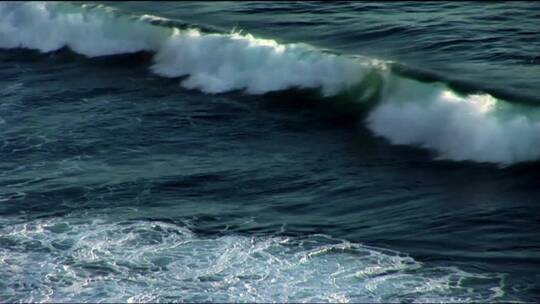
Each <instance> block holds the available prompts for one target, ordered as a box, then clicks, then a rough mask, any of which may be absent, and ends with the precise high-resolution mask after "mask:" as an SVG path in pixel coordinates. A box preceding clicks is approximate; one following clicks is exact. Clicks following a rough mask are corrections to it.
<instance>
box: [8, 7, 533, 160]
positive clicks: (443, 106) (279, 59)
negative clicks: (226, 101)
mask: <svg viewBox="0 0 540 304" xmlns="http://www.w3.org/2000/svg"><path fill="white" fill-rule="evenodd" d="M152 18H153V19H155V18H156V17H149V16H142V17H140V18H138V19H134V18H128V17H126V16H121V15H117V14H116V13H114V12H112V11H110V10H107V9H106V8H104V7H96V8H93V9H85V8H83V7H76V6H74V5H71V4H67V3H41V2H37V3H36V2H29V3H5V2H4V3H0V48H21V47H22V48H30V49H36V50H39V51H42V52H50V51H53V50H57V49H60V48H63V47H68V48H70V49H71V50H73V51H74V52H77V53H79V54H82V55H85V56H89V57H93V56H101V55H112V54H122V53H132V52H138V51H150V52H153V53H154V54H155V55H154V57H153V61H154V63H153V65H152V66H151V70H152V71H153V72H154V73H156V74H158V75H161V76H164V77H179V76H184V77H185V79H183V80H182V82H181V85H182V86H184V87H186V88H190V89H198V90H201V91H203V92H206V93H222V92H227V91H231V90H244V91H245V92H246V93H249V94H262V93H267V92H272V91H279V90H285V89H289V88H313V89H316V88H319V89H320V91H321V92H322V94H323V95H325V96H331V95H335V94H337V93H339V92H341V91H342V90H344V89H347V88H349V87H351V86H353V85H355V84H358V83H361V82H362V79H364V76H365V75H368V74H369V73H371V72H375V73H382V74H381V75H383V76H384V77H383V79H385V82H388V78H389V77H388V75H387V74H388V73H386V72H385V71H384V69H385V65H384V64H380V63H379V62H377V61H369V60H366V59H363V60H361V59H360V57H359V58H352V57H345V56H336V55H333V54H327V53H323V52H321V51H320V50H316V49H314V48H312V47H310V46H307V45H304V44H279V43H277V42H276V41H274V40H267V39H259V38H255V37H253V36H251V35H249V34H247V35H241V34H239V33H231V34H202V33H200V32H199V31H197V30H194V29H192V30H185V31H181V30H179V29H177V28H174V29H170V28H162V27H159V26H154V25H151V24H149V23H148V22H149V21H151V20H153V19H152ZM149 19H150V20H149ZM374 69H375V70H374ZM386 87H387V89H386V91H385V94H384V96H383V98H382V100H381V101H380V103H379V105H378V106H377V108H376V109H375V110H374V111H372V112H371V113H370V114H369V116H368V120H367V122H368V126H369V128H370V129H371V130H372V131H373V132H374V133H375V134H377V135H380V136H383V137H385V138H387V139H389V140H390V141H391V142H392V143H394V144H407V145H418V146H421V147H424V148H428V149H431V150H433V151H435V152H436V153H437V154H438V158H440V159H449V160H457V161H462V160H470V161H476V162H490V163H496V164H501V165H509V164H514V163H518V162H523V161H532V160H537V159H539V158H540V124H539V122H538V121H539V119H538V118H536V119H533V118H531V116H530V115H526V113H520V112H519V111H514V113H513V114H512V115H510V117H505V118H504V119H502V118H501V117H500V115H499V113H500V112H501V111H500V109H499V108H500V106H501V105H503V104H504V107H505V108H512V106H510V105H509V104H507V103H504V102H503V101H499V100H496V99H494V98H493V97H491V96H489V95H487V94H477V95H469V96H466V97H458V96H456V95H455V94H454V93H452V91H450V90H449V89H447V88H444V87H440V86H432V85H429V84H425V83H419V82H415V81H413V80H403V81H398V83H397V84H396V83H391V84H388V83H386ZM367 89H369V88H365V90H367ZM362 93H366V92H358V94H362ZM368 95H369V94H368ZM527 111H528V110H527ZM531 111H532V110H531ZM529 112H530V111H529ZM503 116H504V115H503Z"/></svg>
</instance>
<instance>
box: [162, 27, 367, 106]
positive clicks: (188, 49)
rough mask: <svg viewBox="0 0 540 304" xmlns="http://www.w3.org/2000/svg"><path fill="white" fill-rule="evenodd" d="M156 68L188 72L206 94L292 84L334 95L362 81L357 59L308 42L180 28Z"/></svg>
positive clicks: (173, 73)
mask: <svg viewBox="0 0 540 304" xmlns="http://www.w3.org/2000/svg"><path fill="white" fill-rule="evenodd" d="M155 62H156V63H155V64H154V65H153V66H152V70H153V71H154V72H155V73H157V74H159V75H162V76H166V77H177V76H188V78H187V79H186V80H184V81H183V82H182V85H183V86H184V87H186V88H194V89H199V90H201V91H203V92H206V93H221V92H226V91H231V90H239V89H246V91H247V93H250V94H261V93H266V92H271V91H279V90H285V89H288V88H291V87H298V88H321V89H322V92H323V94H324V95H327V96H328V95H333V94H336V93H338V92H340V91H341V90H343V89H344V88H346V87H347V86H348V85H352V84H354V83H356V82H358V81H359V80H360V79H362V76H363V73H362V71H363V70H364V69H365V68H363V66H362V65H361V64H360V63H359V62H356V61H352V60H350V59H346V58H342V57H339V56H335V55H331V54H322V53H320V52H317V51H316V50H314V49H312V48H309V47H308V46H306V45H299V44H288V45H281V44H278V43H277V42H276V41H274V40H266V39H257V38H254V37H253V36H251V35H249V34H248V35H240V34H230V35H221V34H208V35H202V34H201V33H200V32H198V31H195V30H191V31H186V32H180V31H176V32H175V33H174V34H173V35H172V36H171V37H170V38H169V39H168V40H167V42H166V43H165V45H164V47H163V48H161V49H160V50H159V52H158V53H157V55H156V57H155Z"/></svg>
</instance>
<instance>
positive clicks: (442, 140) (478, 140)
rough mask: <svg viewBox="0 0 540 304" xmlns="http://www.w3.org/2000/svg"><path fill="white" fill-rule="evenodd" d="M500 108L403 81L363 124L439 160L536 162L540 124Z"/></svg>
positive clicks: (487, 100) (484, 99)
mask: <svg viewBox="0 0 540 304" xmlns="http://www.w3.org/2000/svg"><path fill="white" fill-rule="evenodd" d="M502 103H504V102H503V101H500V100H497V99H495V98H494V97H492V96H490V95H488V94H473V95H467V96H464V97H460V96H457V95H456V94H455V93H453V92H452V91H451V90H449V89H447V88H444V87H443V86H440V85H433V86H430V85H427V84H420V83H415V82H414V81H412V80H402V83H401V84H399V85H398V86H397V87H396V88H393V91H392V92H391V93H390V94H389V95H387V96H386V97H385V100H384V102H382V103H380V104H379V105H378V107H377V108H376V109H375V110H373V111H372V112H371V113H370V114H369V117H368V119H367V121H368V126H369V128H370V129H371V130H372V131H373V132H374V133H375V134H377V135H380V136H384V137H385V138H388V139H389V140H390V141H391V142H392V143H394V144H403V145H418V146H421V147H424V148H428V149H431V150H434V151H435V152H437V153H438V158H439V159H449V160H456V161H463V160H470V161H476V162H489V163H497V164H501V165H510V164H514V163H518V162H523V161H532V160H536V159H538V158H540V122H538V121H535V120H533V119H532V118H530V117H529V116H525V114H520V113H519V112H516V111H514V113H511V114H510V115H504V114H505V113H504V111H508V109H509V108H511V106H510V105H509V104H502ZM531 112H532V111H531ZM528 114H531V113H528Z"/></svg>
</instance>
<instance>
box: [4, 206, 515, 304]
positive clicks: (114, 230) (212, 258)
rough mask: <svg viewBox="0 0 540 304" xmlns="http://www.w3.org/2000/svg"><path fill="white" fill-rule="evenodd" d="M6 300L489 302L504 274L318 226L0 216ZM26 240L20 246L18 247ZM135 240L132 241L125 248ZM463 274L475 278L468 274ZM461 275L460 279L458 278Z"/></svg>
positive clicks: (498, 294) (499, 292) (498, 296)
mask: <svg viewBox="0 0 540 304" xmlns="http://www.w3.org/2000/svg"><path fill="white" fill-rule="evenodd" d="M2 226H3V227H2V228H1V229H0V233H1V235H3V237H2V241H3V243H4V244H8V245H7V246H2V247H1V248H0V257H1V258H0V275H2V277H4V278H11V279H9V280H7V282H6V286H4V287H3V288H2V289H0V297H2V299H3V300H6V301H8V302H10V301H12V300H15V299H18V300H21V299H22V301H24V302H35V301H46V302H86V301H93V300H94V299H95V295H99V298H100V300H102V301H105V302H125V301H128V302H157V301H159V302H161V301H167V302H169V301H171V300H173V301H186V302H388V301H395V299H397V298H398V297H399V299H400V301H407V302H408V301H411V302H412V301H414V302H427V303H433V302H435V301H437V302H443V303H444V302H471V301H477V302H478V301H480V302H490V301H494V300H497V299H501V298H502V297H503V296H504V292H503V291H502V289H501V288H502V287H503V284H504V276H502V275H500V274H482V273H471V272H467V271H464V270H461V269H459V268H455V267H429V266H426V265H424V264H422V263H420V262H418V261H416V260H414V259H413V258H411V257H409V256H407V255H404V254H402V253H399V252H395V251H390V250H383V249H379V248H373V247H369V246H364V245H361V244H356V243H350V242H347V241H343V240H337V239H333V238H330V237H327V236H324V235H311V236H306V237H300V238H291V237H281V236H280V237H278V236H275V237H272V236H268V237H248V236H242V235H229V236H220V237H201V236H198V235H196V234H194V233H193V232H192V231H190V230H189V229H188V228H186V227H181V226H177V225H173V224H167V223H163V222H159V221H151V222H148V221H128V222H108V221H105V220H88V219H85V217H84V216H80V215H79V216H77V217H64V218H49V219H41V220H34V221H30V222H26V223H24V224H10V225H2ZM21 248H26V249H25V250H20V249H21ZM127 248H132V249H133V250H127ZM466 282H474V284H469V283H466ZM465 284H467V285H465Z"/></svg>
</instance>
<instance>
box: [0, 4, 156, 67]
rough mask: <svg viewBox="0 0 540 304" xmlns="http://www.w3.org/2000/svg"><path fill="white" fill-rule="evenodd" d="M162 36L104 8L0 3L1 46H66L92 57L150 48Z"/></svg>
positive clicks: (44, 48)
mask: <svg viewBox="0 0 540 304" xmlns="http://www.w3.org/2000/svg"><path fill="white" fill-rule="evenodd" d="M163 35H164V33H163V30H162V29H159V28H157V27H153V26H151V25H148V24H147V23H145V22H137V21H135V20H127V19H125V18H124V19H123V18H117V17H116V16H114V15H113V14H112V13H110V12H108V11H107V10H103V9H96V10H81V9H77V8H76V7H74V6H71V5H69V4H67V3H42V2H26V3H9V2H5V3H1V4H0V48H29V49H35V50H39V51H41V52H50V51H54V50H58V49H61V48H63V47H68V48H70V49H71V50H73V51H74V52H76V53H79V54H82V55H85V56H88V57H94V56H103V55H113V54H122V53H132V52H138V51H153V50H156V49H157V48H159V44H160V43H161V41H162V40H163V39H164V36H163Z"/></svg>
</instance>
